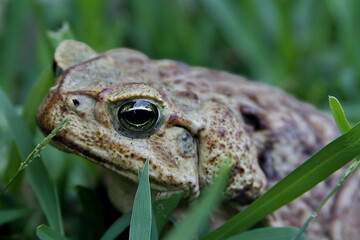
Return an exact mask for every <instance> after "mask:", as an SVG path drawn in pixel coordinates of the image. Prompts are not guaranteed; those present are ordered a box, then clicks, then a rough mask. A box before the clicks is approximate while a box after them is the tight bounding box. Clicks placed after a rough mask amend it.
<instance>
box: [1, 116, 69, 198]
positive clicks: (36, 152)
mask: <svg viewBox="0 0 360 240" xmlns="http://www.w3.org/2000/svg"><path fill="white" fill-rule="evenodd" d="M67 121H68V118H65V119H64V120H62V121H61V123H60V124H59V125H58V126H57V127H56V128H54V129H53V130H52V131H51V133H50V134H49V135H48V136H46V137H45V138H44V139H43V140H42V141H41V142H40V143H39V144H38V145H37V146H36V147H35V149H34V150H33V151H32V152H31V153H30V154H29V155H28V156H27V157H26V159H25V160H24V161H22V162H21V163H20V166H19V168H18V170H17V172H16V173H15V175H14V176H13V177H12V178H11V179H10V181H9V183H8V184H6V185H5V187H4V188H3V189H2V190H1V191H0V196H1V194H3V193H4V191H5V190H6V189H7V188H8V187H9V186H10V185H11V184H12V183H13V182H14V181H15V179H16V178H17V177H18V176H19V175H20V173H21V172H22V171H23V170H25V168H27V167H28V166H29V165H30V163H31V162H32V161H33V160H34V159H35V158H37V157H39V156H40V152H41V151H42V150H43V149H44V148H45V146H46V145H47V144H48V143H49V142H50V141H51V139H52V138H53V137H55V135H56V133H57V132H59V131H60V130H61V128H62V127H63V126H64V125H65V123H66V122H67Z"/></svg>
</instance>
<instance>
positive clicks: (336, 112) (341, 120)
mask: <svg viewBox="0 0 360 240" xmlns="http://www.w3.org/2000/svg"><path fill="white" fill-rule="evenodd" d="M329 103H330V108H331V111H332V114H333V118H334V119H335V121H336V124H337V125H338V127H339V129H340V131H341V132H342V133H343V134H344V133H346V132H347V131H348V130H350V128H351V127H350V124H349V122H348V121H347V119H346V116H345V113H344V110H343V108H342V107H341V104H340V102H339V101H338V100H337V99H336V98H335V97H332V96H330V97H329ZM359 159H360V158H359V157H357V159H356V160H355V161H354V162H353V163H352V164H351V165H350V167H349V168H348V169H347V171H346V172H345V174H344V176H342V177H341V179H340V180H339V182H338V183H337V184H336V186H335V187H333V189H332V190H331V192H330V193H329V194H328V195H327V196H326V197H325V198H324V199H323V200H322V201H321V203H320V205H319V206H318V207H317V208H316V210H315V211H314V212H313V213H312V214H311V216H310V217H309V218H308V219H307V220H306V222H305V223H304V224H303V226H302V227H301V229H300V231H299V232H298V233H297V234H295V235H294V236H293V238H292V240H299V239H301V236H300V235H301V234H302V233H303V232H305V229H306V228H307V226H308V225H309V224H310V222H311V221H312V220H313V219H314V218H315V217H316V216H317V215H318V213H319V212H320V210H321V209H322V208H323V206H325V204H326V202H327V201H328V200H329V199H330V198H331V197H332V196H333V195H334V194H335V193H336V191H337V190H339V188H340V187H341V185H342V184H343V182H344V181H345V180H346V179H347V178H348V177H349V176H350V175H351V173H353V172H354V171H355V170H356V169H357V168H358V167H359V165H360V160H359Z"/></svg>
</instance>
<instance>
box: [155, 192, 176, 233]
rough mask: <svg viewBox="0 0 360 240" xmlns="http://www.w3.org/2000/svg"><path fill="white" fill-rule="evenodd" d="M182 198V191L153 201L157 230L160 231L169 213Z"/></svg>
mask: <svg viewBox="0 0 360 240" xmlns="http://www.w3.org/2000/svg"><path fill="white" fill-rule="evenodd" d="M182 198H183V194H182V193H175V194H173V195H171V196H170V197H169V198H166V199H159V200H157V201H155V203H154V215H155V219H156V227H157V231H158V232H159V233H160V232H161V230H162V229H163V227H164V226H165V224H166V223H167V221H168V219H169V217H170V215H171V213H172V212H173V211H174V210H175V208H176V206H177V205H178V203H179V202H180V200H181V199H182Z"/></svg>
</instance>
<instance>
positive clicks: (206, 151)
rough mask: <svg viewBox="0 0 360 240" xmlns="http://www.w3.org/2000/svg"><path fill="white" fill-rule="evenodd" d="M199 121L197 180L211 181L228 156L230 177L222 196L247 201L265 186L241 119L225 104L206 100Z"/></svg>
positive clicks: (201, 182)
mask: <svg viewBox="0 0 360 240" xmlns="http://www.w3.org/2000/svg"><path fill="white" fill-rule="evenodd" d="M201 117H202V118H203V119H202V122H203V125H202V126H201V127H200V128H199V132H198V137H199V148H198V151H199V180H200V185H201V186H202V187H204V186H206V185H208V184H209V183H211V182H212V181H213V178H214V175H215V174H216V173H217V172H218V170H219V167H220V165H221V161H222V160H223V159H224V158H230V159H231V162H230V164H231V171H232V172H231V177H230V180H229V184H228V187H227V189H226V191H225V198H226V199H234V200H236V201H238V202H239V203H241V204H247V203H249V202H251V201H253V200H254V199H256V198H257V197H259V195H261V193H262V192H263V191H264V190H265V185H266V177H265V175H264V173H263V171H262V170H261V168H260V166H259V164H258V160H257V152H256V148H255V146H254V144H253V143H252V142H251V139H250V137H249V135H248V134H247V133H246V132H245V130H244V125H245V123H244V122H243V121H242V119H240V116H237V115H236V113H234V112H233V111H232V110H230V109H229V108H228V107H226V106H224V105H222V104H220V103H216V102H207V103H205V104H204V105H203V106H202V113H201Z"/></svg>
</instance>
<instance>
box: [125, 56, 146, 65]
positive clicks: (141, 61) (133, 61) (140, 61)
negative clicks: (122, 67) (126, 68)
mask: <svg viewBox="0 0 360 240" xmlns="http://www.w3.org/2000/svg"><path fill="white" fill-rule="evenodd" d="M126 60H127V62H128V63H130V64H139V65H140V64H144V59H142V58H135V57H132V58H128V59H126Z"/></svg>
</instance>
